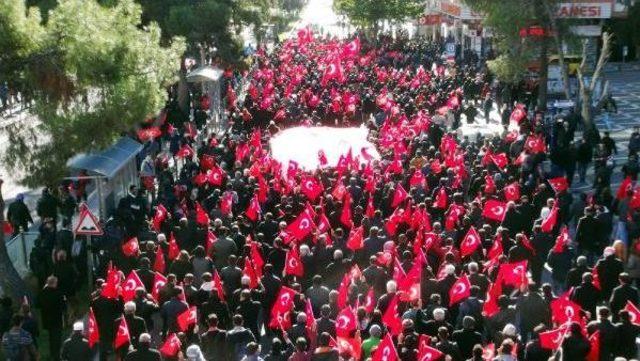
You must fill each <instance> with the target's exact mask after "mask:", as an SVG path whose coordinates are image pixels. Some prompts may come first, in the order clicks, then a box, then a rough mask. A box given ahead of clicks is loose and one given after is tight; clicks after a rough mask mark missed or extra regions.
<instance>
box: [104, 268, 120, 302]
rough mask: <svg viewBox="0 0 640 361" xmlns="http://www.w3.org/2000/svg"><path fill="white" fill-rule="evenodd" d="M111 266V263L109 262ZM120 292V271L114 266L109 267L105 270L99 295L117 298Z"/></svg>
mask: <svg viewBox="0 0 640 361" xmlns="http://www.w3.org/2000/svg"><path fill="white" fill-rule="evenodd" d="M109 265H110V266H111V263H109ZM119 294H120V272H119V271H118V270H117V269H116V268H115V267H113V268H109V269H108V270H107V279H106V280H105V282H104V285H103V286H102V290H101V291H100V295H101V296H102V297H105V298H111V299H114V298H118V295H119Z"/></svg>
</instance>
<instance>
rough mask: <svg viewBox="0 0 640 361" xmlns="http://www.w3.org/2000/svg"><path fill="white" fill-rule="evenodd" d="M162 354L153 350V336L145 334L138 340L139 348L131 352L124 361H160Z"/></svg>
mask: <svg viewBox="0 0 640 361" xmlns="http://www.w3.org/2000/svg"><path fill="white" fill-rule="evenodd" d="M160 360H162V357H161V356H160V352H159V351H158V350H156V349H153V348H151V335H149V334H148V333H143V334H141V335H140V338H139V339H138V348H136V349H135V350H133V351H131V352H129V353H128V354H127V356H126V357H125V358H124V361H160Z"/></svg>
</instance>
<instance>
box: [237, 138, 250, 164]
mask: <svg viewBox="0 0 640 361" xmlns="http://www.w3.org/2000/svg"><path fill="white" fill-rule="evenodd" d="M235 153H236V154H235V156H236V162H242V161H244V159H245V158H246V157H247V156H248V155H249V153H251V149H249V145H248V144H247V143H240V144H238V145H237V146H236V152H235Z"/></svg>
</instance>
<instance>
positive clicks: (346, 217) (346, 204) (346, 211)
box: [340, 193, 353, 228]
mask: <svg viewBox="0 0 640 361" xmlns="http://www.w3.org/2000/svg"><path fill="white" fill-rule="evenodd" d="M340 223H342V225H344V226H345V227H347V228H351V227H353V218H352V214H351V194H350V193H347V194H346V196H345V197H344V201H343V203H342V212H340Z"/></svg>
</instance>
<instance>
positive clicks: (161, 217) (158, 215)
mask: <svg viewBox="0 0 640 361" xmlns="http://www.w3.org/2000/svg"><path fill="white" fill-rule="evenodd" d="M168 214H169V212H167V209H166V208H165V207H164V206H163V205H162V203H158V206H157V207H156V212H155V213H154V215H153V220H152V221H153V222H152V227H153V230H154V231H156V232H159V231H160V227H161V226H162V222H164V221H165V220H166V219H167V215H168Z"/></svg>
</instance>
